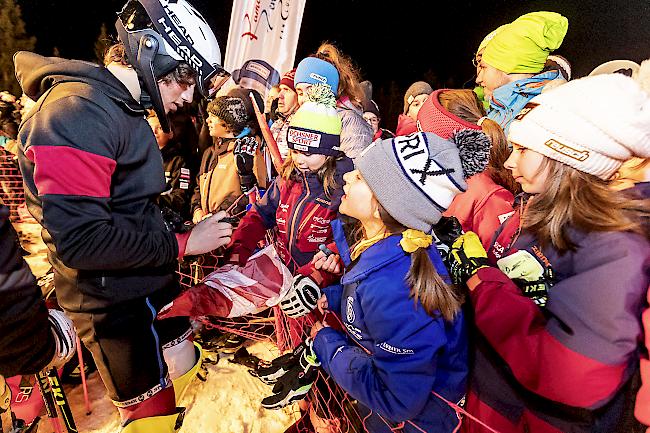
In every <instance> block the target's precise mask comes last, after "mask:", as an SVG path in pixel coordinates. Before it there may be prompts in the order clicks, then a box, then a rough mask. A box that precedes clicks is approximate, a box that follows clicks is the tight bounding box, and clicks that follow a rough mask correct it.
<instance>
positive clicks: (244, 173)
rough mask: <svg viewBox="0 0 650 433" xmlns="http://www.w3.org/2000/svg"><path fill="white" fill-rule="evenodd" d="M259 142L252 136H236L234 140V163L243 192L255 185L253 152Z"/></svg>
mask: <svg viewBox="0 0 650 433" xmlns="http://www.w3.org/2000/svg"><path fill="white" fill-rule="evenodd" d="M258 146H259V143H258V142H257V140H255V138H254V137H243V138H238V139H237V141H236V142H235V149H234V151H233V153H234V155H235V165H236V166H237V173H238V174H239V182H240V184H241V190H242V192H244V193H247V192H249V191H250V190H252V189H253V188H254V187H255V185H257V178H256V177H255V172H254V171H253V166H254V163H255V152H256V151H257V148H258Z"/></svg>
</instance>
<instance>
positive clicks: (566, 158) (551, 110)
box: [508, 74, 650, 180]
mask: <svg viewBox="0 0 650 433" xmlns="http://www.w3.org/2000/svg"><path fill="white" fill-rule="evenodd" d="M508 140H509V141H511V142H512V143H515V144H519V145H521V146H524V147H527V148H529V149H531V150H534V151H535V152H538V153H541V154H542V155H545V156H547V157H549V158H551V159H554V160H556V161H559V162H561V163H563V164H566V165H568V166H571V167H573V168H575V169H576V170H580V171H582V172H585V173H589V174H592V175H594V176H598V177H600V178H601V179H605V180H607V179H609V178H611V176H612V175H613V174H614V173H615V172H616V171H617V170H618V169H619V168H620V166H621V164H622V163H623V162H625V161H627V160H628V159H630V158H631V157H634V156H636V157H641V158H648V157H650V94H648V93H647V92H646V91H644V90H643V88H642V87H641V86H640V85H639V83H638V82H636V81H635V80H633V79H632V78H629V77H626V76H625V75H622V74H607V75H597V76H593V77H586V78H581V79H579V80H573V81H570V82H568V83H567V84H564V85H562V86H559V87H558V88H556V89H553V90H552V91H550V92H547V93H542V94H541V95H539V96H537V97H535V98H533V99H532V100H531V101H530V102H529V103H528V104H527V105H526V106H525V107H524V109H523V110H522V111H521V112H520V113H519V114H518V115H517V116H516V117H515V120H514V121H513V122H512V124H511V125H510V131H509V134H508Z"/></svg>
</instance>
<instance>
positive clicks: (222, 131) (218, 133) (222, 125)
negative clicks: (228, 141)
mask: <svg viewBox="0 0 650 433" xmlns="http://www.w3.org/2000/svg"><path fill="white" fill-rule="evenodd" d="M206 122H207V124H208V129H209V130H210V137H215V138H220V137H221V138H223V137H232V132H231V131H230V129H229V128H228V126H226V122H224V121H223V120H221V119H220V118H219V117H217V116H215V115H214V114H212V113H210V114H208V119H207V121H206Z"/></svg>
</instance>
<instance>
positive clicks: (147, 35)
mask: <svg viewBox="0 0 650 433" xmlns="http://www.w3.org/2000/svg"><path fill="white" fill-rule="evenodd" d="M115 28H116V29H117V34H118V37H119V39H120V41H121V42H122V43H123V44H124V47H125V50H126V56H127V58H128V59H129V63H130V64H131V65H132V66H133V67H134V68H135V70H136V71H137V73H138V76H139V78H140V80H141V81H142V84H143V85H144V89H143V90H145V91H146V93H147V95H148V96H149V97H150V98H151V104H152V105H153V108H154V110H155V111H156V114H157V115H158V118H159V119H160V120H161V126H162V127H163V129H165V130H166V131H168V127H169V126H168V122H167V116H166V114H165V111H164V107H163V103H162V98H161V96H160V90H159V89H158V84H157V81H158V80H159V79H160V78H161V77H163V76H165V75H166V74H168V73H169V72H171V71H173V70H174V69H175V68H176V67H177V66H178V64H179V63H180V62H185V63H187V64H188V65H189V66H190V67H191V68H192V69H194V71H196V74H197V77H196V86H197V88H198V90H199V92H201V94H202V95H203V96H205V97H207V96H210V95H211V94H213V93H214V92H216V91H217V90H218V89H219V87H221V86H222V85H223V83H225V82H226V80H227V79H228V77H229V76H230V74H229V73H228V72H226V71H225V70H224V69H223V68H222V67H221V50H220V49H219V43H218V42H217V39H216V38H215V36H214V33H213V32H212V29H210V26H208V23H207V22H206V21H205V19H204V18H203V16H201V14H200V13H198V12H197V10H196V9H194V7H192V5H191V4H189V3H188V2H187V1H185V0H128V2H127V3H126V4H125V5H124V7H123V8H122V11H121V12H119V13H118V18H117V21H116V23H115Z"/></svg>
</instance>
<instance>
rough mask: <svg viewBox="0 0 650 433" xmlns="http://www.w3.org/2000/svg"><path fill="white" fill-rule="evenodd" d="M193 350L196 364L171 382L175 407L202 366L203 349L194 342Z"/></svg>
mask: <svg viewBox="0 0 650 433" xmlns="http://www.w3.org/2000/svg"><path fill="white" fill-rule="evenodd" d="M194 349H195V351H196V363H195V364H194V365H193V366H192V368H190V369H189V370H188V371H187V372H186V373H185V374H183V375H181V376H179V377H177V378H176V379H174V380H172V383H173V384H174V393H175V394H176V405H178V402H179V401H180V399H181V397H183V393H184V392H185V390H186V389H187V387H188V386H189V385H190V383H191V382H192V380H193V379H194V378H195V377H196V376H197V374H198V372H199V370H200V369H201V366H202V364H203V348H201V345H200V344H199V343H197V342H196V341H194Z"/></svg>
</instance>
